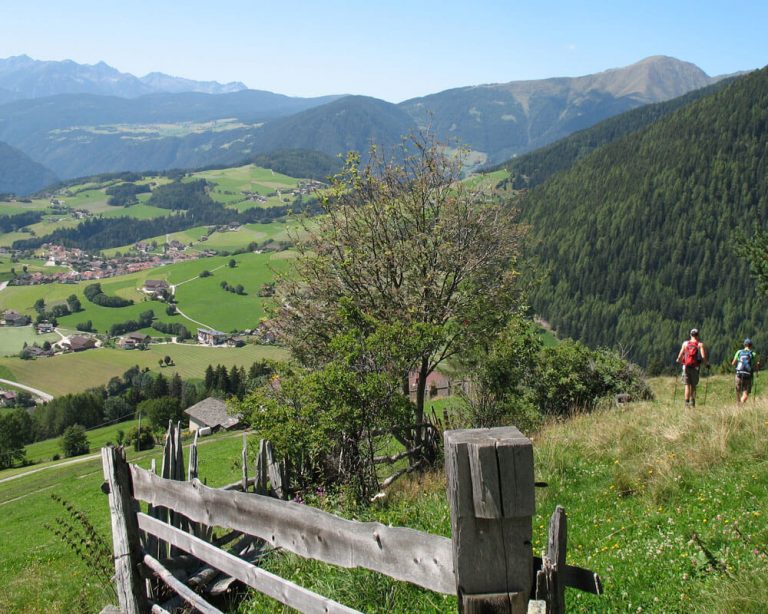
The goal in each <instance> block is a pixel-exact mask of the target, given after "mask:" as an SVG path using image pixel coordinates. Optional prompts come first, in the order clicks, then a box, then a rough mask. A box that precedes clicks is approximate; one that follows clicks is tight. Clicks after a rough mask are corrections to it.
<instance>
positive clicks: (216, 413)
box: [184, 397, 240, 429]
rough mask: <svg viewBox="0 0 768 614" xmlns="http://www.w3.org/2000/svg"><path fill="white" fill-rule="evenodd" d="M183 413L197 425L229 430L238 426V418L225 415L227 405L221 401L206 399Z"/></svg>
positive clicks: (212, 398)
mask: <svg viewBox="0 0 768 614" xmlns="http://www.w3.org/2000/svg"><path fill="white" fill-rule="evenodd" d="M184 413H185V414H187V415H189V417H190V418H193V419H194V420H195V422H197V423H198V424H202V425H203V426H210V427H211V428H216V427H221V428H223V429H231V428H233V427H235V426H237V425H238V424H240V416H232V415H230V414H228V413H227V404H226V403H225V402H224V401H222V400H221V399H217V398H214V397H208V398H207V399H203V400H202V401H200V402H199V403H195V404H194V405H193V406H192V407H188V408H187V409H185V410H184Z"/></svg>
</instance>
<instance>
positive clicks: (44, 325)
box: [37, 320, 53, 335]
mask: <svg viewBox="0 0 768 614" xmlns="http://www.w3.org/2000/svg"><path fill="white" fill-rule="evenodd" d="M37 332H38V334H40V335H42V334H44V333H52V332H53V324H51V323H50V322H48V321H47V320H46V321H43V322H40V323H39V324H38V325H37Z"/></svg>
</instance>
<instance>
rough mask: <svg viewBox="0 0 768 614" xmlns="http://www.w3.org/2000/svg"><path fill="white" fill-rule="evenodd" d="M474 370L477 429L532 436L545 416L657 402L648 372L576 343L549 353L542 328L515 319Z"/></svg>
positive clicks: (472, 404) (472, 403)
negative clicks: (616, 400) (617, 401)
mask: <svg viewBox="0 0 768 614" xmlns="http://www.w3.org/2000/svg"><path fill="white" fill-rule="evenodd" d="M471 366H472V370H471V372H472V373H473V379H474V380H475V383H474V386H473V387H472V389H471V390H472V393H471V394H469V395H465V399H466V401H467V406H468V409H469V412H470V416H469V418H470V422H471V425H472V426H473V427H491V426H499V425H502V424H514V425H515V426H517V427H518V428H520V429H521V430H522V431H523V432H529V431H532V430H535V429H536V428H537V427H538V426H540V424H541V419H542V417H543V416H552V415H554V416H566V415H569V414H571V413H573V412H574V411H590V410H592V409H594V408H595V407H597V406H598V404H599V403H600V401H601V400H603V399H606V398H611V400H612V397H613V395H615V394H617V393H627V394H629V395H630V397H631V398H632V399H633V400H635V401H638V400H647V399H651V398H652V397H653V394H652V393H651V390H650V388H649V387H648V384H647V381H646V379H645V374H644V373H643V371H642V370H641V369H640V368H639V367H638V366H637V365H635V364H633V363H631V362H629V361H628V360H627V359H626V358H625V357H623V356H621V355H619V354H618V353H617V352H614V351H612V350H607V349H598V350H590V349H589V348H588V347H586V346H585V345H584V344H582V343H579V342H577V341H573V340H570V339H567V340H565V341H563V342H561V343H558V344H557V345H555V346H550V347H545V346H544V344H543V342H542V339H541V335H540V334H539V329H538V327H537V326H536V325H535V324H534V323H533V322H531V321H529V320H526V319H524V318H522V317H515V318H513V319H511V320H510V322H509V323H508V324H507V326H506V328H505V329H504V330H503V331H502V332H501V333H500V334H499V335H498V336H497V337H496V339H495V340H494V342H493V343H492V344H491V346H490V347H489V348H487V349H486V350H485V352H484V353H483V354H480V355H478V356H477V357H475V359H474V360H473V361H471Z"/></svg>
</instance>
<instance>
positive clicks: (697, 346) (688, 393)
mask: <svg viewBox="0 0 768 614" xmlns="http://www.w3.org/2000/svg"><path fill="white" fill-rule="evenodd" d="M677 362H679V363H680V364H681V365H683V384H685V405H686V407H687V406H689V405H690V406H691V407H694V406H695V405H696V386H697V385H698V384H699V367H700V366H701V365H702V364H704V366H706V367H707V368H709V361H708V360H707V348H705V347H704V344H703V343H702V342H701V341H699V329H698V328H692V329H691V336H690V339H688V340H687V341H683V345H682V347H681V348H680V352H679V353H678V355H677Z"/></svg>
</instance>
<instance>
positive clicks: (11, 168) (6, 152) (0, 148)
mask: <svg viewBox="0 0 768 614" xmlns="http://www.w3.org/2000/svg"><path fill="white" fill-rule="evenodd" d="M56 181H58V177H56V175H55V174H54V173H53V171H51V170H50V169H48V168H46V167H45V166H43V165H42V164H38V163H37V162H35V161H34V160H32V159H31V158H30V157H29V156H27V155H26V154H25V153H23V152H21V151H19V150H18V149H16V148H15V147H11V146H10V145H8V144H7V143H3V142H2V141H0V194H8V193H10V194H16V195H19V196H26V195H27V194H31V193H33V192H36V191H37V190H40V189H41V188H44V187H45V186H48V185H51V184H52V183H55V182H56Z"/></svg>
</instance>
